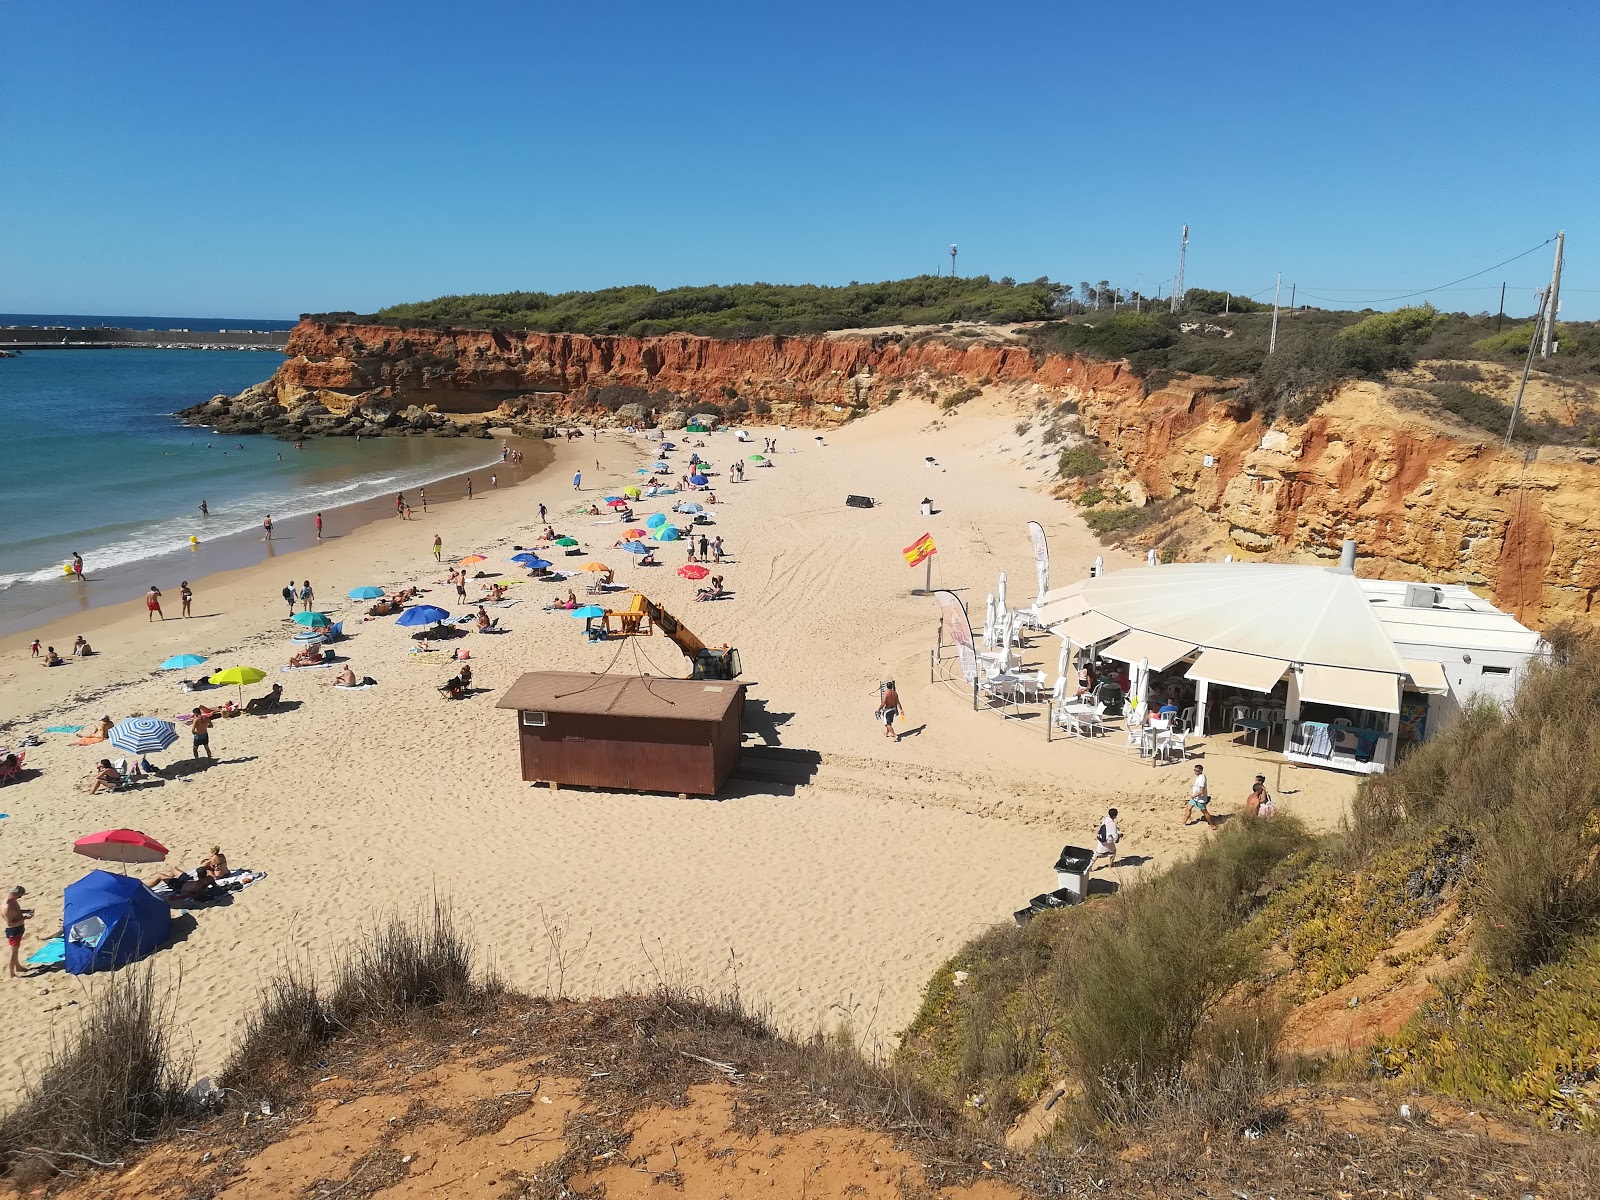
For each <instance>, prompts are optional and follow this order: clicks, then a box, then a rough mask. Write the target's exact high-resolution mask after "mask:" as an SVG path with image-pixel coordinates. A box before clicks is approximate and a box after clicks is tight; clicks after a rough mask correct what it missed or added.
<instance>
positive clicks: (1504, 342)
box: [1472, 321, 1559, 362]
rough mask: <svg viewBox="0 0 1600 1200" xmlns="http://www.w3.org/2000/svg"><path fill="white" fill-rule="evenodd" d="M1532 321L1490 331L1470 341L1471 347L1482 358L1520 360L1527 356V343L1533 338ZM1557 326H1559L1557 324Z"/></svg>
mask: <svg viewBox="0 0 1600 1200" xmlns="http://www.w3.org/2000/svg"><path fill="white" fill-rule="evenodd" d="M1533 325H1534V323H1533V322H1532V321H1524V322H1523V323H1522V324H1520V325H1513V326H1511V328H1509V329H1502V330H1501V331H1500V332H1499V333H1492V334H1490V335H1489V336H1488V337H1486V338H1480V339H1478V340H1477V341H1476V342H1473V343H1472V348H1473V350H1474V351H1476V352H1477V353H1478V354H1480V355H1482V356H1483V357H1484V358H1497V359H1506V360H1510V361H1512V362H1521V361H1522V360H1523V359H1525V358H1526V357H1527V356H1528V343H1529V342H1530V341H1531V340H1532V339H1533ZM1558 328H1559V326H1558Z"/></svg>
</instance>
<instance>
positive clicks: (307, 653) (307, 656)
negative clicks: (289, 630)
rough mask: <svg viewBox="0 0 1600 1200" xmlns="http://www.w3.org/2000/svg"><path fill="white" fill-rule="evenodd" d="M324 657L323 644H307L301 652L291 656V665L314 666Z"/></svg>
mask: <svg viewBox="0 0 1600 1200" xmlns="http://www.w3.org/2000/svg"><path fill="white" fill-rule="evenodd" d="M323 658H324V655H323V653H322V647H321V646H307V647H306V648H305V649H304V650H302V651H300V653H298V654H295V655H293V656H291V657H290V659H289V665H290V666H291V667H314V666H316V665H317V664H318V663H320V662H321V661H322V660H323Z"/></svg>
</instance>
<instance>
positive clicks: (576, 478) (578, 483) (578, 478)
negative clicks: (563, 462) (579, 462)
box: [572, 471, 583, 492]
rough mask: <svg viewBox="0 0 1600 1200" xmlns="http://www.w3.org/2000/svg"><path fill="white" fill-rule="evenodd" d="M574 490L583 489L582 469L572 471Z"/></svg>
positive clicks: (579, 490)
mask: <svg viewBox="0 0 1600 1200" xmlns="http://www.w3.org/2000/svg"><path fill="white" fill-rule="evenodd" d="M572 490H573V491H575V492H581V491H583V472H582V471H574V472H573V473H572Z"/></svg>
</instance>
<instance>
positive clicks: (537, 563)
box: [511, 550, 550, 571]
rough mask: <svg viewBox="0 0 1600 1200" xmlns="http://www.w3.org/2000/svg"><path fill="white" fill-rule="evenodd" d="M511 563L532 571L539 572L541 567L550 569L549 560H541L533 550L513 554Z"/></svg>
mask: <svg viewBox="0 0 1600 1200" xmlns="http://www.w3.org/2000/svg"><path fill="white" fill-rule="evenodd" d="M511 561H512V562H514V563H518V564H520V565H521V566H524V567H527V568H528V569H529V570H530V571H537V570H539V569H540V568H541V567H548V566H549V565H550V563H549V562H548V561H547V560H545V559H542V558H540V557H539V556H538V555H537V554H535V553H533V551H531V550H524V551H523V552H522V553H521V554H513V555H512V556H511Z"/></svg>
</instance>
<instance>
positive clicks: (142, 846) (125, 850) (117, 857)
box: [72, 829, 167, 863]
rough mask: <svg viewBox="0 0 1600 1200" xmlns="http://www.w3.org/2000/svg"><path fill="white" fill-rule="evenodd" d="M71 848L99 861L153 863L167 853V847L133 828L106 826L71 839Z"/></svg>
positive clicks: (161, 859) (159, 860)
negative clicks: (74, 839) (100, 831)
mask: <svg viewBox="0 0 1600 1200" xmlns="http://www.w3.org/2000/svg"><path fill="white" fill-rule="evenodd" d="M72 852H73V853H74V854H81V855H83V856H84V857H85V858H97V859H99V860H100V861H101V862H117V863H153V862H162V861H163V860H165V858H166V857H167V848H166V847H165V846H163V845H162V844H161V843H160V842H158V841H156V840H155V838H153V837H151V836H150V835H149V834H146V833H140V832H139V831H138V830H137V829H107V830H105V831H104V832H103V833H91V834H89V836H88V837H81V838H79V839H78V840H77V841H75V842H73V843H72Z"/></svg>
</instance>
